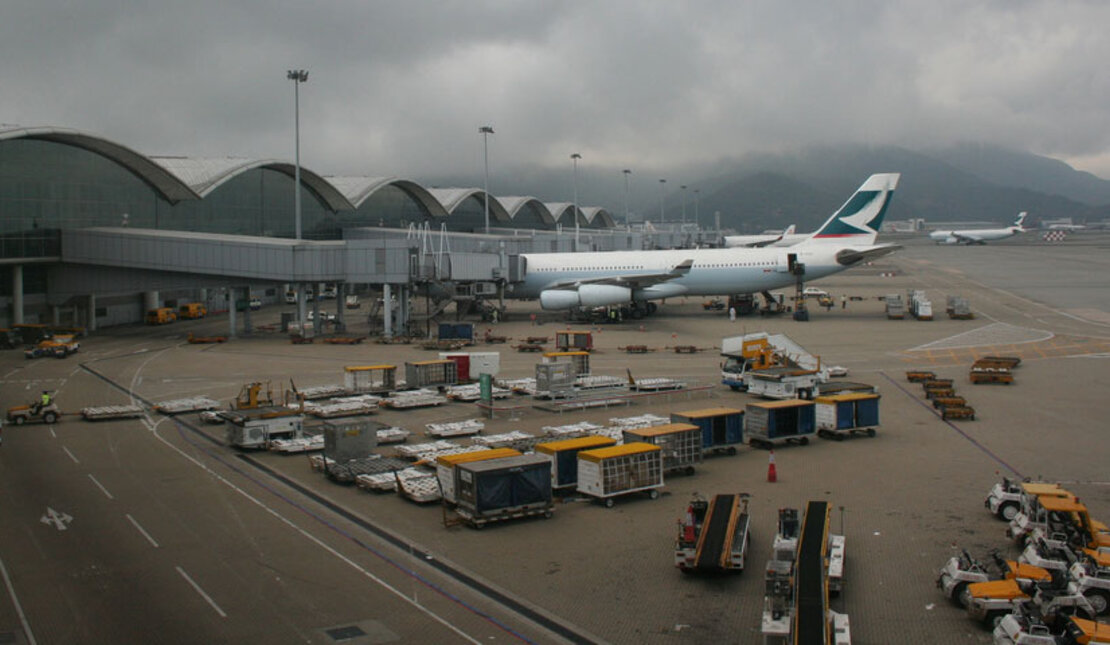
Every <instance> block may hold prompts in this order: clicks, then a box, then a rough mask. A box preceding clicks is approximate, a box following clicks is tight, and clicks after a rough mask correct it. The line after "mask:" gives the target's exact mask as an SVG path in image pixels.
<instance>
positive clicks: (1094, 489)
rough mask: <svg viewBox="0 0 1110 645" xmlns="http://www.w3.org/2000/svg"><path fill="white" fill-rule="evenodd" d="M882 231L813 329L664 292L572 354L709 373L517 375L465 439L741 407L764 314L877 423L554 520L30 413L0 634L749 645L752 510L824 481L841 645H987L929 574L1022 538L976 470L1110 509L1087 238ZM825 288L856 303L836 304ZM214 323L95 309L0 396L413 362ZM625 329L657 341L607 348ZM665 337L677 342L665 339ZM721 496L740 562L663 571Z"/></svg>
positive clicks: (117, 398) (721, 462)
mask: <svg viewBox="0 0 1110 645" xmlns="http://www.w3.org/2000/svg"><path fill="white" fill-rule="evenodd" d="M884 241H892V242H895V243H900V244H904V245H905V248H904V249H903V250H902V251H900V252H899V253H897V254H894V255H892V256H889V257H888V258H884V259H883V260H881V261H879V262H876V263H874V264H873V265H870V266H865V267H857V268H854V269H852V270H850V271H847V272H845V273H842V274H839V275H837V276H832V277H830V278H827V279H824V280H821V281H819V282H815V283H814V286H820V287H822V288H824V289H826V290H828V291H829V292H830V293H831V294H832V295H833V298H834V301H835V306H834V307H833V308H832V309H831V310H827V311H826V310H825V309H823V308H820V309H819V308H817V307H812V308H811V319H810V320H809V321H808V322H797V321H794V320H792V319H791V318H789V317H788V316H782V317H766V318H762V317H759V316H747V317H740V318H738V319H737V320H736V321H735V322H730V321H729V320H728V317H727V315H726V314H724V313H723V312H710V311H705V310H703V308H702V306H701V302H702V299H701V298H689V299H686V300H683V299H677V300H671V301H668V302H666V303H665V304H663V305H661V307H660V311H659V312H658V313H657V314H656V315H654V316H652V317H649V318H646V319H644V320H642V321H626V322H624V323H620V324H606V325H601V326H584V325H570V326H569V327H570V328H572V329H588V330H592V331H593V332H594V344H595V346H596V347H597V348H598V351H596V352H595V353H594V354H593V355H592V357H591V364H592V370H593V372H594V373H597V374H610V375H614V376H618V377H622V378H623V377H625V375H626V371H629V370H630V371H631V372H632V374H633V375H634V376H635V377H637V378H648V377H659V376H665V377H671V378H680V379H682V380H685V381H687V382H688V383H690V384H691V385H697V386H705V387H703V388H701V389H700V390H699V391H697V392H694V393H688V394H683V393H676V394H670V395H660V396H658V397H648V398H644V399H641V400H636V401H635V402H633V403H632V404H630V405H628V406H627V407H625V406H620V407H611V408H608V409H595V410H589V411H582V412H564V413H562V414H555V413H551V412H544V411H540V410H536V409H534V408H532V407H531V405H530V402H529V401H527V400H526V399H524V398H522V397H516V398H514V399H513V400H512V401H511V403H512V404H513V405H514V406H516V407H517V409H516V410H515V411H514V412H513V413H512V414H509V413H508V412H504V413H502V414H499V415H497V416H498V418H495V419H493V420H487V425H486V429H485V431H484V433H483V434H494V433H500V432H508V431H510V430H521V431H524V432H528V433H532V434H541V430H540V429H541V428H542V427H543V426H546V425H562V424H568V423H574V422H577V421H582V420H588V421H593V422H596V423H600V424H602V425H607V424H608V420H609V419H610V418H613V417H623V416H632V415H640V414H645V413H654V414H659V415H669V414H670V412H672V411H684V410H694V409H700V408H706V407H718V406H724V407H738V408H743V407H744V405H745V404H746V403H748V402H751V401H753V400H754V399H752V398H750V397H749V396H748V395H747V394H743V393H736V392H732V391H730V390H729V389H728V388H727V387H725V386H723V385H720V383H719V362H720V358H719V356H718V352H717V350H716V349H713V348H714V347H719V345H720V342H721V339H722V338H724V337H728V336H734V335H740V334H743V333H747V332H755V331H768V332H784V333H786V334H788V335H789V336H790V337H791V338H792V339H793V340H795V341H796V342H798V343H799V344H801V345H802V346H803V347H805V348H807V349H808V350H809V351H811V352H813V353H815V354H818V355H820V356H821V357H822V361H823V362H824V363H825V364H828V365H842V366H845V367H847V368H848V369H849V371H850V373H849V376H848V377H847V380H850V381H857V382H864V383H870V384H874V385H876V386H878V388H879V391H880V393H881V394H882V400H881V418H882V426H881V428H880V430H879V432H878V435H877V436H876V437H874V438H867V437H860V438H853V439H849V440H845V441H827V440H824V439H816V438H815V439H813V440H811V441H810V443H809V445H806V446H785V447H781V448H779V449H776V451H775V462H776V470H777V482H774V483H769V482H768V481H767V469H768V453H767V451H765V450H758V449H752V448H748V447H741V448H740V450H739V453H738V454H737V455H735V456H723V455H722V456H713V457H707V458H706V460H705V462H704V463H703V464H701V465H699V466H698V467H697V470H696V473H695V474H694V475H692V476H685V475H678V476H673V477H668V478H667V479H666V486H665V488H664V491H663V495H661V496H660V498H659V499H655V500H652V499H649V498H648V497H647V496H646V495H642V496H641V495H634V496H630V497H627V498H621V499H619V500H618V501H617V503H616V505H615V506H614V507H613V508H610V509H607V508H604V507H603V506H602V505H600V504H597V503H594V502H591V501H589V500H587V499H581V498H574V497H571V498H568V499H566V500H563V501H560V502H559V503H558V504H557V506H556V509H555V515H554V517H553V518H552V519H549V520H545V519H528V520H522V521H515V522H506V523H503V524H497V525H491V526H488V527H486V528H485V529H482V530H475V529H472V528H467V527H462V526H454V527H450V528H448V527H445V525H444V517H445V514H444V511H443V509H442V507H441V506H439V505H435V504H433V505H425V506H421V505H416V504H413V503H411V502H408V501H405V500H403V499H402V498H400V497H399V496H398V495H395V494H381V495H379V494H369V493H365V492H363V491H361V490H359V489H357V488H355V487H352V486H341V485H338V484H335V483H332V482H331V481H329V480H327V479H326V478H325V477H324V476H322V475H321V474H320V473H318V472H315V471H313V470H312V469H311V468H310V467H309V463H308V460H307V458H306V457H305V456H303V455H297V456H283V455H277V454H272V453H263V452H249V453H240V452H238V451H236V450H233V449H230V448H228V447H227V446H226V445H224V441H223V436H222V430H221V429H220V428H219V427H217V426H206V425H204V424H202V423H200V422H199V420H198V419H197V416H196V415H195V414H185V415H179V416H177V417H165V416H162V415H159V414H157V413H154V412H150V413H149V415H148V416H147V418H144V419H140V420H127V421H114V422H112V421H106V422H97V423H91V422H85V421H82V420H81V419H80V417H79V416H75V415H74V416H71V415H69V414H67V416H66V417H64V419H63V421H61V422H59V423H57V424H54V425H52V426H43V425H26V426H22V427H14V426H11V425H7V426H5V427H4V430H3V439H4V441H3V445H2V447H0V509H3V514H2V517H3V520H4V521H3V522H0V573H2V574H3V575H2V577H3V578H4V583H5V585H4V586H5V588H6V591H5V592H4V593H3V594H0V642H15V643H124V642H152V641H155V640H157V641H159V642H161V643H166V644H169V643H197V642H205V643H233V642H234V643H238V642H267V643H319V644H329V643H349V644H354V645H363V644H369V643H389V642H437V643H438V642H470V643H476V642H483V643H491V642H502V643H505V642H534V643H557V642H611V643H722V642H732V643H758V642H761V641H762V638H761V635H760V631H759V626H760V615H761V612H762V610H763V595H764V583H763V569H764V566H765V562H766V560H767V557H768V556H769V554H770V544H771V539H772V537H773V534H774V532H775V528H776V518H777V510H778V509H779V508H783V507H793V508H799V509H804V507H805V504H806V502H807V501H809V500H828V501H829V502H830V505H831V508H832V516H831V530H832V531H833V532H837V533H843V534H844V535H845V536H846V538H847V547H846V585H845V590H844V592H843V594H841V595H840V596H839V597H838V598H835V599H833V601H832V608H833V609H835V610H837V611H840V612H844V613H847V614H848V615H849V617H850V619H851V629H852V639H853V643H873V644H881V643H891V642H899V643H988V642H990V640H991V639H990V634H989V632H988V631H987V630H985V629H983V628H982V627H981V626H979V625H978V624H977V623H974V622H972V621H971V620H970V619H969V618H967V616H966V615H965V613H964V612H963V610H961V609H959V608H958V607H956V606H954V605H952V604H950V603H949V602H947V601H946V600H945V599H944V597H943V596H942V595H941V594H940V592H939V591H938V590H937V588H936V586H935V580H936V577H937V574H938V572H939V569H940V567H941V566H943V564H944V563H945V561H946V560H947V558H948V557H949V556H951V555H953V554H955V553H958V549H960V548H966V549H968V550H970V551H971V552H972V553H975V554H978V555H981V556H985V555H986V554H987V552H989V551H990V550H991V549H996V548H997V549H1002V550H1003V552H1006V553H1010V554H1011V555H1017V550H1016V548H1015V547H1014V546H1013V545H1012V544H1010V543H1009V542H1008V540H1007V538H1006V537H1005V533H1004V531H1005V524H1004V523H1003V522H1001V521H999V520H997V519H995V518H994V517H993V516H991V515H990V514H989V513H988V512H987V511H986V509H985V508H984V507H983V500H984V498H985V497H986V494H987V492H988V491H989V489H990V487H991V486H992V485H993V484H994V483H995V482H996V481H998V480H999V479H1000V478H1001V477H1002V476H1019V477H1033V478H1036V479H1045V480H1050V481H1060V482H1062V483H1064V484H1065V485H1066V486H1067V487H1068V488H1069V489H1070V490H1072V491H1073V492H1074V493H1076V494H1077V495H1078V496H1079V497H1080V499H1081V500H1082V501H1083V502H1084V503H1086V504H1087V505H1088V506H1089V507H1090V509H1091V511H1092V515H1093V516H1094V517H1096V518H1099V519H1102V520H1104V521H1107V520H1108V518H1110V479H1108V477H1107V468H1106V466H1107V456H1108V455H1110V450H1108V448H1110V440H1108V439H1107V438H1106V435H1105V427H1106V423H1105V418H1106V416H1107V414H1106V413H1107V412H1108V411H1110V402H1108V399H1107V397H1106V395H1105V388H1106V383H1107V381H1106V374H1107V369H1106V366H1107V363H1106V360H1107V359H1108V358H1110V254H1107V248H1108V247H1110V235H1108V234H1101V233H1085V234H1076V235H1071V236H1069V237H1068V238H1067V239H1066V240H1065V241H1064V242H1062V243H1058V244H1047V243H1044V242H1042V241H1041V240H1040V238H1039V237H1038V236H1037V235H1036V234H1035V233H1027V234H1025V235H1023V236H1019V237H1017V238H1012V239H1011V240H1006V241H1003V242H1000V243H992V244H990V245H987V246H974V247H966V246H934V245H932V244H930V243H929V242H928V241H926V240H922V239H921V238H909V237H903V238H891V239H890V240H886V238H885V237H884ZM907 289H924V290H925V291H926V293H927V295H928V296H929V297H930V298H931V300H932V302H933V306H934V313H935V319H934V320H932V321H916V320H913V319H911V318H909V317H907V319H905V320H888V319H887V318H886V316H885V313H884V308H883V303H882V302H881V301H880V300H878V298H879V297H881V296H883V295H885V294H888V293H901V294H903V295H904V294H905V293H906V291H907ZM841 294H845V295H848V296H852V297H855V298H859V299H858V300H855V299H853V300H851V301H849V302H848V303H847V306H846V307H844V308H841V306H840V295H841ZM948 295H961V296H964V297H966V298H968V300H969V301H970V303H971V307H972V310H973V311H974V312H975V314H976V316H975V318H974V319H973V320H951V319H949V318H948V316H946V315H945V313H944V304H945V298H946V296H948ZM328 306H334V304H329V305H328ZM291 309H292V307H291V306H281V307H278V306H273V307H267V308H264V309H263V310H262V311H260V312H256V315H255V319H256V322H262V323H276V322H277V321H278V319H279V318H280V313H281V312H282V311H286V310H291ZM365 311H366V310H365V306H364V308H363V309H362V310H355V311H348V312H346V313H347V315H348V320H349V321H350V320H352V319H354V322H353V324H352V326H351V329H350V330H349V332H348V333H349V334H352V335H359V334H362V333H366V328H365V325H366V323H365V320H358V317H359V316H360V315H361V316H365V313H364V312H365ZM532 313H537V314H538V316H537V321H536V324H533V323H532V321H531V319H530V315H531V314H532ZM352 314H356V315H354V316H352ZM226 324H227V323H226V318H225V317H223V316H219V315H217V316H212V317H210V318H209V319H206V320H201V321H188V322H178V323H175V324H172V325H167V326H164V327H158V328H149V327H141V326H130V327H120V328H113V329H107V330H103V331H102V332H98V333H96V334H94V335H93V336H91V337H88V338H85V339H82V341H81V342H82V347H81V351H80V352H79V353H78V354H76V355H73V356H71V357H70V358H68V359H64V360H56V359H37V360H33V361H29V360H25V359H24V358H23V356H22V353H21V352H17V351H8V352H0V383H2V389H0V405H4V406H5V407H7V406H11V405H16V404H22V403H27V402H29V401H30V400H33V399H34V398H36V397H37V395H38V393H39V392H40V391H41V390H44V389H48V390H51V391H55V392H56V399H57V401H58V403H59V405H60V406H61V408H62V409H63V411H65V412H67V413H75V412H77V411H78V410H80V408H82V407H85V406H92V405H107V404H119V403H131V402H138V403H142V404H144V405H150V404H152V403H154V402H157V401H161V400H166V399H176V398H184V397H190V396H200V395H207V396H211V397H213V398H215V399H217V400H221V401H228V400H230V399H232V398H234V396H235V395H236V394H237V393H238V392H239V389H240V388H241V387H242V386H243V384H245V383H247V382H251V381H269V382H270V383H271V385H272V387H273V388H274V389H275V390H276V391H281V390H284V389H288V388H289V387H290V381H291V380H292V381H293V382H294V383H295V385H296V387H298V388H304V387H310V386H315V385H328V384H339V383H342V380H343V367H344V366H346V365H370V364H378V363H386V362H388V363H392V364H396V365H403V363H404V362H405V361H415V360H426V359H428V358H434V357H435V354H434V353H433V352H428V351H425V350H422V349H420V348H419V347H418V346H417V345H379V344H375V343H372V342H369V341H368V342H365V343H363V344H360V345H354V346H330V345H324V344H321V343H315V344H311V345H293V344H291V343H289V341H288V339H287V338H286V337H285V336H283V335H281V334H278V333H269V332H258V333H255V334H252V335H251V336H249V337H241V338H235V339H232V340H231V341H230V342H227V343H224V344H218V345H189V344H187V343H185V335H186V333H187V332H189V331H192V332H194V333H195V334H197V335H209V334H214V333H223V331H224V329H226ZM360 327H361V331H360ZM486 327H491V328H492V330H493V333H495V334H497V335H506V336H510V337H513V338H515V339H520V338H523V337H525V336H537V335H540V336H551V337H554V333H555V331H556V330H561V329H566V328H568V325H567V323H566V322H565V319H564V318H563V317H561V316H559V315H556V314H551V313H545V312H540V311H539V305H538V303H536V302H512V301H510V303H509V309H508V316H507V317H506V319H505V321H503V322H501V323H499V324H497V325H485V324H477V325H476V328H477V330H478V331H479V335H480V334H481V332H483V331H484V330H485V328H486ZM514 343H515V341H510V343H509V344H506V345H483V344H478V345H476V346H474V347H469V348H466V349H464V350H462V351H500V352H501V375H502V376H503V377H525V376H531V375H533V373H534V364H535V363H536V362H537V361H538V360H539V359H538V356H537V355H536V354H528V353H518V352H516V351H514V350H513V349H512V348H511V346H510V345H511V344H514ZM627 345H647V346H649V347H650V348H653V349H654V350H655V351H651V352H649V353H646V354H626V353H624V352H623V351H620V350H619V349H618V347H623V346H627ZM675 345H694V346H696V347H699V348H702V351H699V352H697V353H693V354H677V353H674V352H673V349H671V348H673V347H674V346H675ZM989 354H1007V355H1016V356H1020V357H1021V358H1022V364H1021V366H1020V367H1019V368H1017V369H1016V370H1015V382H1014V384H1012V385H1008V386H1006V385H971V384H970V383H969V381H968V375H967V372H968V367H969V366H970V364H971V362H972V361H973V360H974V358H976V357H978V356H982V355H989ZM916 368H924V369H930V370H933V371H935V372H937V374H938V376H941V377H947V378H952V379H954V380H955V383H956V389H957V394H959V395H961V396H964V397H966V398H967V399H968V400H969V403H970V404H971V405H972V406H974V408H975V410H976V418H975V420H974V421H951V422H948V421H943V420H941V419H940V418H939V416H938V415H937V414H936V413H935V412H934V410H933V408H932V406H931V405H930V404H929V403H928V402H927V401H926V400H925V399H924V397H923V393H922V391H921V388H920V386H918V385H917V384H913V383H908V382H907V381H906V378H905V372H906V371H907V370H910V369H916ZM401 371H403V370H401ZM478 412H479V411H478V409H477V408H476V406H474V405H473V404H463V403H451V404H448V405H446V406H441V407H436V408H428V409H420V410H409V411H389V410H383V411H381V412H380V413H379V414H377V415H376V417H375V418H376V420H378V421H381V422H384V423H388V424H395V425H399V426H402V427H405V428H408V429H409V430H412V431H414V432H415V433H417V435H416V436H413V437H410V439H409V443H415V442H417V441H420V440H422V438H421V437H420V436H419V433H421V432H423V430H424V425H425V424H427V423H432V422H443V421H458V420H463V419H469V418H476V417H478V416H479V414H478ZM464 443H465V441H464ZM382 451H383V453H386V454H388V449H387V448H383V449H382ZM723 492H744V493H749V494H751V501H750V510H751V513H752V531H753V535H752V544H751V550H750V552H749V563H748V566H747V569H746V570H745V571H744V572H743V573H742V574H739V575H732V576H719V577H709V578H705V577H700V576H691V575H682V574H681V573H680V572H679V571H678V570H677V569H676V568H675V567H674V564H673V562H674V556H673V545H674V539H675V536H676V534H677V531H678V526H677V520H678V519H679V518H680V517H681V516H682V515H683V514H684V512H685V508H686V505H687V503H688V501H689V500H690V498H691V496H692V495H693V494H694V493H700V494H702V495H704V496H710V495H713V494H715V493H723ZM67 518H68V519H67ZM5 639H7V640H5Z"/></svg>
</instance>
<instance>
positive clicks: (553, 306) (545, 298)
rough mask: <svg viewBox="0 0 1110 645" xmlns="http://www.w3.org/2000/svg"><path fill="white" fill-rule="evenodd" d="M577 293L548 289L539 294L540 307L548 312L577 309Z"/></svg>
mask: <svg viewBox="0 0 1110 645" xmlns="http://www.w3.org/2000/svg"><path fill="white" fill-rule="evenodd" d="M578 305H579V302H578V292H577V291H564V290H562V289H548V290H547V291H541V292H540V306H541V307H543V308H544V309H547V310H548V311H558V310H561V309H571V308H573V307H577V306H578Z"/></svg>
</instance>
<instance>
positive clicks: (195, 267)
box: [0, 125, 675, 329]
mask: <svg viewBox="0 0 1110 645" xmlns="http://www.w3.org/2000/svg"><path fill="white" fill-rule="evenodd" d="M295 170H296V169H295V167H294V164H293V163H291V162H289V161H285V160H280V159H244V158H230V157H229V158H191V157H173V156H150V155H145V154H142V153H139V152H136V151H135V150H133V149H131V148H129V147H127V146H126V145H124V144H123V143H119V142H115V141H111V140H109V139H105V138H103V137H100V136H97V135H94V134H90V133H86V132H81V131H78V130H74V129H69V128H61V127H21V126H11V125H0V244H2V248H3V252H2V254H0V327H5V326H8V325H10V324H14V323H23V322H27V323H35V322H42V323H52V324H61V325H74V326H82V327H86V328H88V329H95V328H97V327H100V326H106V325H116V324H127V323H134V322H138V321H140V320H142V317H143V313H144V311H146V310H148V309H151V308H154V307H158V306H174V305H175V304H176V302H177V301H181V302H188V301H193V300H200V301H204V302H207V304H208V305H209V309H210V310H211V311H220V310H224V309H230V310H231V311H232V312H234V309H235V308H234V307H232V306H229V304H228V303H231V302H236V301H241V300H244V299H246V298H248V297H255V296H257V297H261V298H262V299H263V300H268V301H271V302H275V301H277V300H278V299H279V298H280V297H281V295H282V292H283V286H282V285H285V284H313V283H321V282H326V283H336V284H339V285H341V287H340V288H341V289H343V288H348V289H351V290H357V289H358V288H364V287H369V286H371V285H378V287H377V288H378V289H380V288H381V287H382V286H387V285H392V286H393V287H394V288H398V289H402V290H403V289H407V288H413V287H414V286H415V285H416V284H418V283H419V282H420V281H425V282H426V281H428V280H435V281H451V282H458V283H477V284H479V285H481V284H482V283H488V284H487V286H488V287H489V288H487V289H486V292H487V293H490V292H492V290H496V289H497V288H498V287H499V286H500V287H503V286H504V285H505V284H506V283H509V282H511V281H512V279H513V275H512V270H513V267H512V265H513V262H512V258H513V256H515V255H517V254H519V253H526V252H536V251H540V252H543V251H568V250H572V249H573V248H574V243H575V231H576V230H577V231H578V234H579V236H580V238H579V246H578V248H583V249H590V250H610V249H626V248H644V247H645V245H646V244H648V243H647V242H645V240H644V238H643V234H642V233H639V232H633V231H631V230H628V229H625V228H621V229H618V228H617V227H616V226H615V224H614V221H613V218H612V216H611V215H610V213H609V212H607V211H606V210H605V209H603V208H597V207H592V208H585V207H583V208H578V209H576V208H575V207H574V205H573V204H571V203H545V202H542V201H540V200H539V199H536V198H534V197H527V196H509V197H499V196H494V195H490V196H489V198H488V199H489V206H488V208H489V211H488V213H489V214H488V222H489V224H488V226H489V234H486V226H487V225H486V194H485V192H484V191H482V190H481V189H476V188H427V187H424V186H422V185H420V184H419V183H417V182H415V181H411V180H408V179H402V178H397V177H367V176H326V177H325V176H321V175H319V174H318V173H316V172H313V171H312V170H311V169H309V168H304V167H301V168H300V177H301V188H302V189H301V191H300V202H301V230H302V236H301V237H302V239H301V240H300V241H298V240H297V239H296V215H295V211H296V208H295V201H296V199H295V193H296V192H297V191H296V190H295V179H294V177H295V175H296V173H295ZM659 243H660V242H659V241H658V240H656V241H652V242H651V243H650V244H659ZM674 243H675V241H673V240H666V239H664V240H663V241H662V244H674ZM386 288H388V286H387V287H386ZM394 293H395V294H396V293H397V292H396V291H395V292H394Z"/></svg>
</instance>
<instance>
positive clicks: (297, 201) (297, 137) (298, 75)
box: [285, 69, 308, 240]
mask: <svg viewBox="0 0 1110 645" xmlns="http://www.w3.org/2000/svg"><path fill="white" fill-rule="evenodd" d="M285 78H287V79H289V80H291V81H293V146H294V148H293V150H294V153H293V154H294V157H293V160H294V165H293V195H294V197H293V213H294V217H295V218H296V221H297V224H296V239H298V240H299V239H301V83H304V82H306V81H307V80H308V71H307V70H303V69H291V70H289V71H287V72H286V73H285Z"/></svg>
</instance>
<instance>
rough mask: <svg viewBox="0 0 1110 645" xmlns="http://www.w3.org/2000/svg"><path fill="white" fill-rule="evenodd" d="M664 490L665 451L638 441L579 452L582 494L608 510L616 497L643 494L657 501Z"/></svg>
mask: <svg viewBox="0 0 1110 645" xmlns="http://www.w3.org/2000/svg"><path fill="white" fill-rule="evenodd" d="M662 487H663V450H662V449H661V448H660V447H659V446H653V445H651V444H648V443H638V442H637V443H626V444H623V445H619V446H610V447H608V448H595V449H593V450H583V451H582V452H580V453H578V486H577V490H578V492H579V493H582V494H583V495H587V496H590V497H593V498H594V499H597V500H600V501H601V502H602V503H603V504H605V506H606V507H608V508H611V507H612V506H613V502H614V498H616V497H619V496H621V495H628V494H631V493H635V492H640V491H646V492H647V494H648V497H650V498H651V499H656V498H657V497H659V489H660V488H662Z"/></svg>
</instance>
